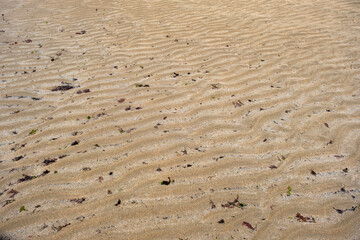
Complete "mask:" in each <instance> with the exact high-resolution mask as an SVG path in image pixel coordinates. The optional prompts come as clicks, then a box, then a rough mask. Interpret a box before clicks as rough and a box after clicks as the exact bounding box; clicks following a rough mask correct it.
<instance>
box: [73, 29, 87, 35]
mask: <svg viewBox="0 0 360 240" xmlns="http://www.w3.org/2000/svg"><path fill="white" fill-rule="evenodd" d="M85 33H86V31H85V30H82V31H80V32H76V33H75V34H79V35H83V34H85Z"/></svg>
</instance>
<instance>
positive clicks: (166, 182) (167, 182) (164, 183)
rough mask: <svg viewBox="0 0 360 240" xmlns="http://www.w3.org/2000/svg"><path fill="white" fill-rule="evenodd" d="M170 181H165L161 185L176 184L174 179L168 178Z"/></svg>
mask: <svg viewBox="0 0 360 240" xmlns="http://www.w3.org/2000/svg"><path fill="white" fill-rule="evenodd" d="M168 179H169V181H166V180H164V181H162V182H161V183H160V184H161V185H169V184H170V183H173V182H175V180H174V179H172V180H171V178H170V177H168Z"/></svg>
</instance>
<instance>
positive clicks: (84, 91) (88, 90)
mask: <svg viewBox="0 0 360 240" xmlns="http://www.w3.org/2000/svg"><path fill="white" fill-rule="evenodd" d="M89 92H91V91H90V89H88V88H86V89H84V90H82V91H81V90H79V91H77V92H76V93H77V94H82V93H89Z"/></svg>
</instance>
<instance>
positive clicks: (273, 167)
mask: <svg viewBox="0 0 360 240" xmlns="http://www.w3.org/2000/svg"><path fill="white" fill-rule="evenodd" d="M269 168H270V169H276V168H277V166H275V165H271V166H269Z"/></svg>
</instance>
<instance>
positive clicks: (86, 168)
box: [82, 167, 91, 172]
mask: <svg viewBox="0 0 360 240" xmlns="http://www.w3.org/2000/svg"><path fill="white" fill-rule="evenodd" d="M82 170H83V171H85V172H87V171H90V170H91V168H89V167H84V168H83V169H82Z"/></svg>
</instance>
